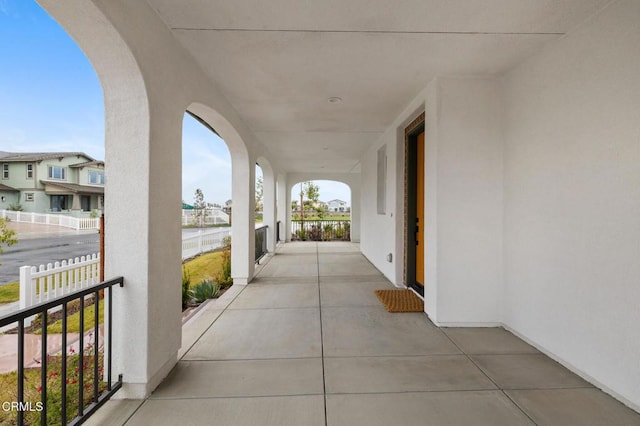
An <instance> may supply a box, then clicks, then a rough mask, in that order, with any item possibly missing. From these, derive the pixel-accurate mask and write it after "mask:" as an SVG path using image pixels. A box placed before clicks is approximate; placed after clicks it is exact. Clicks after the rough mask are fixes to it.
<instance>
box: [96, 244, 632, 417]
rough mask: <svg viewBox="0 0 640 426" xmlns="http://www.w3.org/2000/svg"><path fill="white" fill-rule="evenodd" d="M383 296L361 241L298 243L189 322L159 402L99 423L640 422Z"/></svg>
mask: <svg viewBox="0 0 640 426" xmlns="http://www.w3.org/2000/svg"><path fill="white" fill-rule="evenodd" d="M380 288H392V286H391V284H390V283H389V282H388V281H387V280H386V279H385V278H384V277H383V276H382V275H381V274H380V273H379V272H378V271H377V270H376V269H375V268H374V267H373V266H371V264H370V263H369V262H368V261H367V260H366V259H365V258H364V257H363V256H362V255H361V254H360V252H359V247H358V246H357V245H354V244H350V243H291V244H286V245H284V246H282V247H281V248H280V249H279V251H278V253H277V255H275V256H274V257H273V258H271V259H270V261H269V262H268V263H267V264H266V266H265V267H264V268H263V269H262V270H261V271H260V272H259V275H258V277H257V279H256V281H255V283H252V284H250V285H249V286H247V287H239V286H234V287H232V288H231V291H229V292H228V293H226V294H225V295H224V296H223V297H222V298H221V300H219V301H215V302H214V303H210V304H209V305H208V306H207V307H205V308H204V309H202V310H201V311H200V312H199V314H198V316H196V317H195V318H194V319H192V320H191V321H190V322H189V323H188V324H186V325H185V329H184V335H183V349H182V351H181V354H180V355H181V357H182V359H181V361H180V362H179V363H178V365H177V367H176V368H175V369H174V371H173V372H172V373H171V375H170V376H169V377H168V378H167V379H166V380H165V381H164V382H163V383H162V384H161V385H160V387H159V388H158V389H157V390H156V392H154V393H153V395H152V396H151V397H150V398H148V399H147V400H145V401H125V400H120V401H117V400H114V401H110V402H108V403H107V405H106V406H105V407H104V408H103V409H101V410H100V411H99V412H98V413H97V414H96V415H95V416H94V417H93V418H92V419H90V421H89V423H88V424H100V425H104V424H124V423H126V424H127V425H147V424H153V425H177V424H182V425H196V424H215V425H233V426H237V425H274V426H276V425H277V426H282V425H295V426H300V425H318V426H321V425H344V426H354V425H355V426H358V425H363V426H365V425H366V426H373V425H381V426H382V425H384V426H388V425H418V424H419V425H492V426H497V425H508V426H514V425H532V424H539V425H563V426H568V425H580V426H585V425H605V424H606V425H640V415H639V414H638V413H635V412H634V411H632V410H630V409H629V408H627V407H625V406H623V405H622V404H621V403H619V402H617V401H616V400H614V399H613V398H611V397H609V396H608V395H606V394H604V393H603V392H601V391H599V390H598V389H596V388H594V387H593V386H591V385H590V384H589V383H587V382H585V381H584V380H582V379H581V378H579V377H578V376H576V375H574V374H573V373H571V372H570V371H568V370H566V369H565V368H563V367H562V366H560V365H559V364H557V363H556V362H554V361H552V360H551V359H549V358H548V357H546V356H545V355H543V354H541V353H540V352H538V351H537V350H536V349H535V348H533V347H531V346H529V345H528V344H526V343H524V342H523V341H522V340H520V339H518V338H516V337H515V336H513V335H512V334H511V333H509V332H507V331H505V330H503V329H501V328H489V329H488V328H484V329H470V328H449V329H440V328H438V327H435V326H434V325H433V324H432V323H431V322H430V321H429V320H428V318H427V317H426V315H424V314H421V313H403V314H389V313H387V312H386V311H385V310H384V308H383V307H382V306H381V305H380V303H379V302H378V300H377V299H376V297H375V295H374V293H373V291H374V290H375V289H380Z"/></svg>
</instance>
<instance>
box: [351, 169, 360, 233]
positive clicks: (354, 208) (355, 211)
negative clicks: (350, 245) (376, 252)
mask: <svg viewBox="0 0 640 426" xmlns="http://www.w3.org/2000/svg"><path fill="white" fill-rule="evenodd" d="M350 188H351V241H352V242H354V243H359V242H360V198H361V197H360V181H359V180H358V181H357V182H353V183H351V185H350Z"/></svg>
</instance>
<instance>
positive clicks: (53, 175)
mask: <svg viewBox="0 0 640 426" xmlns="http://www.w3.org/2000/svg"><path fill="white" fill-rule="evenodd" d="M66 171H67V170H66V169H65V168H64V167H60V166H49V179H58V180H65V179H66V177H67V173H66Z"/></svg>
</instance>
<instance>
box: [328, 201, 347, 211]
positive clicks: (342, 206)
mask: <svg viewBox="0 0 640 426" xmlns="http://www.w3.org/2000/svg"><path fill="white" fill-rule="evenodd" d="M327 209H328V210H329V211H330V212H348V211H349V210H350V209H349V206H348V205H347V202H346V201H342V200H331V201H328V202H327Z"/></svg>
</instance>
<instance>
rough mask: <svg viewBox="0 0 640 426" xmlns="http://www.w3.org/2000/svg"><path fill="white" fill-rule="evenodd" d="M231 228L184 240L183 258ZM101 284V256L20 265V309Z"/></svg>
mask: <svg viewBox="0 0 640 426" xmlns="http://www.w3.org/2000/svg"><path fill="white" fill-rule="evenodd" d="M230 235H231V228H228V229H216V230H213V231H208V232H201V233H198V235H194V236H192V237H187V238H184V239H183V240H182V258H183V259H188V258H190V257H193V256H196V255H198V254H200V253H204V252H207V251H211V250H214V249H216V248H219V247H222V245H223V240H224V238H225V237H228V236H230ZM99 283H100V255H99V254H92V255H89V256H82V257H79V258H78V257H76V258H75V259H69V260H63V261H62V262H55V263H49V264H47V265H46V266H45V265H40V266H39V267H35V266H22V267H21V268H20V309H24V308H28V307H29V306H33V305H35V304H37V303H42V302H46V301H48V300H52V299H55V298H57V297H61V296H63V295H65V294H68V293H71V292H74V291H77V290H80V289H83V288H87V287H91V286H93V285H96V284H99Z"/></svg>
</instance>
